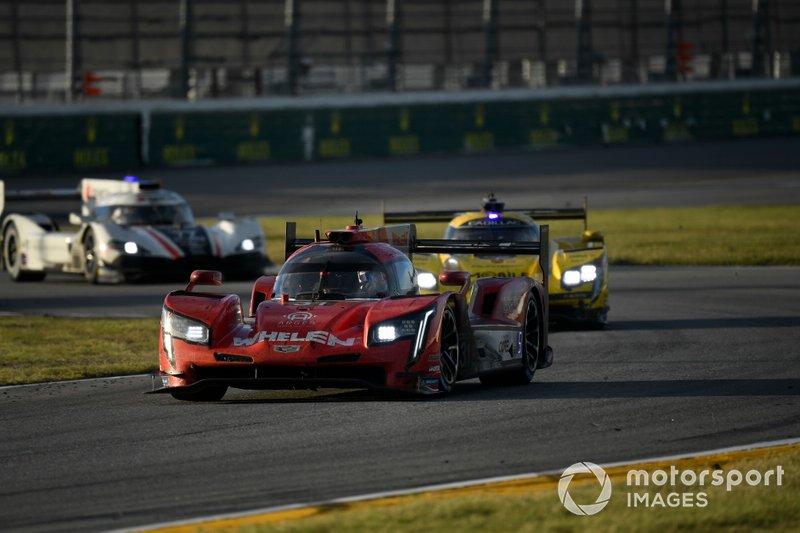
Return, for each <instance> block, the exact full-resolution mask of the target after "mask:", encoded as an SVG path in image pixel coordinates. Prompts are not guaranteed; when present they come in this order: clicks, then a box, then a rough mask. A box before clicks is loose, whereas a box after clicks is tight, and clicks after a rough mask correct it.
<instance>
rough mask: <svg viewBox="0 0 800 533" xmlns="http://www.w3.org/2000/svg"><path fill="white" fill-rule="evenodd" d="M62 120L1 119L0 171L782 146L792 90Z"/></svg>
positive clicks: (449, 98) (578, 95) (265, 106)
mask: <svg viewBox="0 0 800 533" xmlns="http://www.w3.org/2000/svg"><path fill="white" fill-rule="evenodd" d="M245 106H247V107H245ZM118 107H119V106H118ZM64 109H66V108H64ZM64 109H60V110H59V111H60V113H59V114H52V115H48V114H46V113H44V112H42V113H40V114H30V115H29V114H24V113H11V114H6V115H5V116H3V113H2V110H0V117H2V119H0V120H3V123H4V124H5V129H4V132H5V137H4V143H3V144H2V146H0V148H2V150H0V171H4V172H24V171H37V170H47V171H52V170H62V171H92V170H127V169H131V170H132V169H134V168H136V167H142V166H154V167H159V166H170V165H186V164H198V163H205V164H235V163H252V162H269V161H291V160H295V161H301V160H311V159H336V158H348V157H397V156H408V155H414V154H429V153H460V152H466V153H469V152H486V151H492V150H498V149H507V148H516V149H520V148H522V149H525V148H531V149H541V148H547V147H551V146H585V145H602V144H605V145H623V144H635V143H659V142H686V141H692V140H711V139H732V138H739V137H764V136H772V135H793V134H798V133H800V80H789V81H780V82H777V81H774V82H749V83H739V82H736V83H730V84H719V83H717V84H708V85H702V84H694V85H689V84H686V85H680V86H675V85H673V86H666V85H665V86H660V87H652V86H644V87H618V88H578V89H570V88H567V89H563V90H551V89H548V90H541V91H533V90H531V91H516V92H513V91H512V92H502V91H495V92H492V91H476V92H460V93H453V94H452V95H448V94H446V93H425V94H413V93H402V94H397V95H379V96H376V95H359V96H353V95H346V96H342V97H325V98H318V97H306V98H295V99H285V98H284V99H282V100H281V99H271V98H264V99H261V100H250V101H241V100H239V101H225V102H223V101H204V102H196V103H193V104H186V103H173V104H160V105H159V106H158V107H154V106H148V104H147V103H146V102H142V103H138V104H135V105H130V106H127V107H124V106H123V107H122V108H120V109H116V110H110V111H106V112H105V113H90V112H86V111H84V110H81V109H80V108H78V109H77V110H76V109H74V108H72V110H71V111H70V112H65V111H64ZM142 139H145V144H144V145H142V142H141V140H142Z"/></svg>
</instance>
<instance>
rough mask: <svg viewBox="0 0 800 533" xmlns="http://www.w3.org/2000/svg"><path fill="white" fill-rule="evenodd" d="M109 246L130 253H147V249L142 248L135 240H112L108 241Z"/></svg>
mask: <svg viewBox="0 0 800 533" xmlns="http://www.w3.org/2000/svg"><path fill="white" fill-rule="evenodd" d="M108 248H112V249H114V250H117V251H118V252H125V253H126V254H128V255H136V254H144V255H147V250H145V249H144V248H142V249H140V248H139V245H138V244H136V243H135V242H134V241H117V240H112V241H109V243H108Z"/></svg>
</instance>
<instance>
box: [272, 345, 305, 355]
mask: <svg viewBox="0 0 800 533" xmlns="http://www.w3.org/2000/svg"><path fill="white" fill-rule="evenodd" d="M273 348H275V351H276V352H279V353H293V352H299V351H300V345H299V344H281V345H278V346H273Z"/></svg>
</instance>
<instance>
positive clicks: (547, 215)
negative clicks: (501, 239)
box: [383, 197, 589, 230]
mask: <svg viewBox="0 0 800 533" xmlns="http://www.w3.org/2000/svg"><path fill="white" fill-rule="evenodd" d="M469 211H470V210H461V211H410V212H401V211H396V212H384V213H383V222H384V223H385V224H400V223H410V224H419V223H422V222H450V221H451V220H452V219H453V218H455V217H456V216H457V215H460V214H462V213H467V212H469ZM509 211H514V212H515V213H522V214H524V215H527V216H529V217H531V218H533V219H534V220H583V229H584V230H586V229H587V228H588V222H589V221H588V216H589V215H588V213H589V201H588V199H587V198H586V197H584V198H583V207H560V208H558V207H557V208H542V207H533V208H527V209H510V210H509Z"/></svg>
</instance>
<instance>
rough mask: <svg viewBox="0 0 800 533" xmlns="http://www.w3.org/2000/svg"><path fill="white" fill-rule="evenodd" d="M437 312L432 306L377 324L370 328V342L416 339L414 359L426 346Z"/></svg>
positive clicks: (379, 342)
mask: <svg viewBox="0 0 800 533" xmlns="http://www.w3.org/2000/svg"><path fill="white" fill-rule="evenodd" d="M435 312H436V309H435V308H430V309H426V310H425V311H422V312H419V313H414V314H412V315H406V316H403V317H399V318H393V319H392V320H385V321H383V322H380V323H378V324H375V325H374V326H372V327H371V328H370V335H369V339H370V344H373V345H375V344H389V343H391V342H395V341H398V340H400V339H414V347H413V351H412V352H411V355H410V359H411V360H412V361H413V360H414V359H416V358H417V357H418V356H419V354H420V352H421V351H422V349H423V348H424V347H425V339H426V335H427V332H428V323H429V322H430V320H431V317H432V316H433V315H434V313H435Z"/></svg>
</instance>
